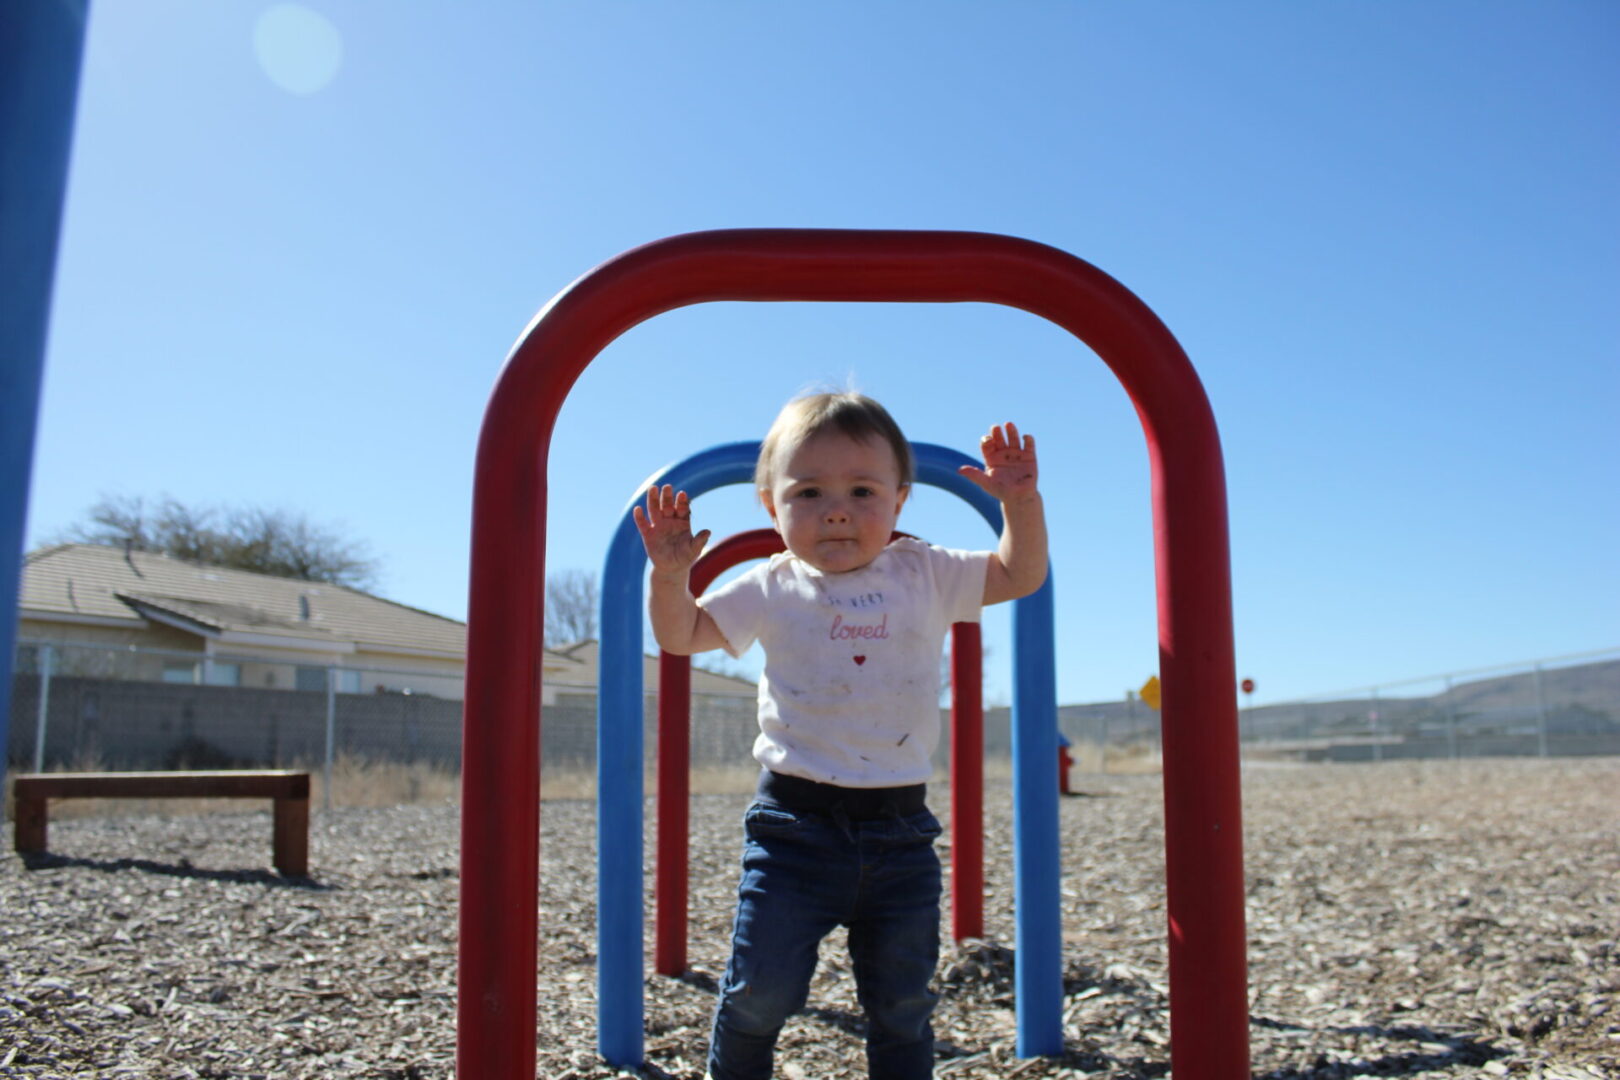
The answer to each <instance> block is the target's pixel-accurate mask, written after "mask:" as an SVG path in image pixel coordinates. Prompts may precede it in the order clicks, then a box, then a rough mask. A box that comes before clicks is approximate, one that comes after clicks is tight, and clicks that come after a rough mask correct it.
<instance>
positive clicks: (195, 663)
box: [7, 639, 757, 804]
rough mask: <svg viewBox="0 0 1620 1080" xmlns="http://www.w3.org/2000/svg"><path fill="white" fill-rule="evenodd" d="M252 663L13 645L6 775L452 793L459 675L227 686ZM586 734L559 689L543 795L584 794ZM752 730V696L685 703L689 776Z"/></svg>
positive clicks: (361, 671) (367, 675)
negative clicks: (302, 782) (245, 773)
mask: <svg viewBox="0 0 1620 1080" xmlns="http://www.w3.org/2000/svg"><path fill="white" fill-rule="evenodd" d="M263 663H264V661H263V660H262V658H259V659H253V658H247V657H232V656H229V655H225V654H218V653H216V654H207V655H205V654H199V653H188V652H172V651H165V650H158V649H148V648H132V647H127V646H124V647H114V646H106V645H89V644H64V643H61V642H45V641H32V640H26V639H25V640H23V641H21V642H19V645H18V649H17V660H16V666H15V669H14V670H15V674H14V676H13V682H12V692H11V728H10V741H9V746H8V747H7V757H8V761H9V763H10V768H11V770H13V771H35V772H43V771H47V770H101V769H112V770H132V769H246V768H303V769H309V770H310V771H311V772H312V773H313V774H315V775H316V780H317V785H318V787H319V788H320V790H321V794H320V796H319V798H320V799H321V801H322V802H323V803H326V804H330V802H331V801H332V800H333V799H336V800H337V801H339V802H350V803H353V802H379V801H382V802H386V801H389V799H390V796H391V795H398V797H399V798H401V799H405V800H407V801H414V800H415V799H417V798H419V797H421V795H422V792H423V790H424V788H426V789H429V790H433V791H443V792H445V793H446V794H447V795H448V794H453V791H454V788H455V782H456V777H457V776H458V775H459V773H460V769H461V714H462V702H461V700H460V689H461V683H460V680H459V679H451V678H447V677H445V676H444V675H443V674H442V673H434V672H424V671H409V670H393V669H382V668H354V667H339V666H331V667H319V666H317V667H310V666H301V667H297V669H296V672H295V673H294V674H292V675H290V676H289V677H286V678H283V679H281V680H280V682H281V683H282V684H283V685H279V686H271V687H265V686H244V685H238V684H237V683H238V682H239V681H240V680H241V679H242V678H243V673H244V670H245V669H247V668H248V667H249V665H253V664H260V665H263ZM255 681H262V680H257V679H256V680H255ZM421 687H427V688H428V689H426V690H424V689H420V688H421ZM367 688H369V689H367ZM654 689H656V688H654ZM433 690H437V691H439V692H437V693H435V692H431V691H433ZM452 695H453V696H452ZM643 721H644V725H645V734H646V740H647V743H646V745H647V760H648V762H649V763H651V762H654V761H656V756H655V755H656V749H657V734H658V733H657V696H656V693H655V692H654V693H649V694H648V695H647V699H646V705H645V709H644V715H643ZM596 726H597V725H596V699H595V695H594V694H593V693H590V692H589V691H588V690H587V691H586V692H580V690H579V688H574V687H566V688H558V695H557V700H556V701H555V702H554V703H552V704H547V705H546V706H545V707H544V724H543V726H542V728H541V768H542V773H541V776H542V790H543V791H545V792H546V793H547V794H548V795H552V794H555V795H561V796H568V795H577V796H582V797H583V796H587V795H590V794H592V793H594V788H595V771H596ZM756 732H757V728H756V724H755V703H754V699H753V697H752V696H722V695H712V694H693V695H692V750H691V760H692V764H693V767H694V769H696V770H700V771H705V772H708V773H710V774H717V773H721V772H724V771H725V770H727V769H735V768H736V767H737V766H739V765H742V766H747V764H748V762H749V760H750V759H749V751H750V748H751V747H752V745H753V739H754V735H755V734H756ZM649 767H650V764H649ZM743 771H744V772H747V773H751V771H752V770H751V769H747V768H745V769H744V770H743ZM435 778H436V779H435ZM649 779H651V776H650V775H649ZM345 787H348V788H350V789H351V790H348V791H345V790H344V789H345ZM361 788H369V789H376V790H366V791H362V790H359V789H361Z"/></svg>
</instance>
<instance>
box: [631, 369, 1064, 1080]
mask: <svg viewBox="0 0 1620 1080" xmlns="http://www.w3.org/2000/svg"><path fill="white" fill-rule="evenodd" d="M980 450H981V452H982V455H983V459H984V467H983V468H982V469H981V468H976V467H974V466H967V465H964V466H963V467H962V470H961V471H962V473H963V475H965V476H967V477H968V478H969V479H971V480H972V481H973V482H974V483H976V484H978V486H979V487H981V488H983V489H984V490H985V491H986V492H988V493H989V494H991V495H993V496H994V497H995V498H996V499H998V500H999V501H1000V503H1001V508H1002V511H1003V515H1004V520H1005V525H1004V527H1003V529H1002V533H1001V538H1000V543H999V544H998V546H997V548H996V550H995V551H955V550H948V549H945V548H940V547H934V546H931V545H929V544H924V543H922V542H920V541H917V540H912V539H906V538H902V539H897V540H893V541H891V540H890V536H891V534H892V533H893V532H894V528H895V522H896V521H897V519H898V518H899V516H900V510H901V508H902V507H903V506H905V503H906V497H907V496H908V495H909V494H910V492H911V481H912V474H913V465H912V456H911V445H910V443H908V442H907V441H906V439H905V436H903V435H902V434H901V433H900V428H899V426H898V425H896V424H895V422H894V420H893V418H891V417H890V416H889V414H888V412H887V411H886V410H885V409H884V408H883V406H881V405H879V404H878V403H877V402H875V401H873V400H871V399H870V398H867V397H864V396H862V395H860V394H854V393H835V394H816V395H812V396H809V397H803V398H799V399H796V400H794V401H791V402H789V403H788V405H787V406H786V407H785V408H784V409H783V410H782V412H781V414H780V415H779V416H778V417H777V418H776V422H775V423H774V424H773V425H772V426H771V429H770V431H769V433H767V435H766V436H765V441H764V443H763V444H761V447H760V454H759V462H758V465H757V466H756V468H755V474H754V479H755V486H756V487H757V489H758V492H759V498H760V501H761V502H762V503H764V505H765V510H766V512H767V513H768V514H769V515H770V517H771V522H772V523H773V524H774V525H775V527H776V530H777V532H779V533H781V534H782V540H783V542H784V544H785V545H786V547H787V551H786V552H784V553H783V554H780V555H777V556H774V557H773V558H771V559H770V560H769V561H767V562H766V563H764V564H762V565H759V566H756V567H754V568H753V569H751V570H750V571H748V572H747V573H745V574H743V575H742V576H740V577H739V578H737V579H736V580H735V581H733V582H731V583H730V584H728V585H726V586H724V587H722V588H720V589H718V590H717V591H715V592H713V593H711V594H709V595H707V596H705V597H703V598H702V599H694V598H693V596H692V595H691V592H690V591H689V589H688V586H687V574H688V571H689V570H690V568H691V566H692V563H693V562H694V561H696V559H697V557H698V555H699V554H700V553H701V552H702V550H703V545H704V543H705V541H706V540H707V539H708V537H709V530H707V529H705V530H703V531H702V532H700V533H697V534H695V535H694V534H693V532H692V527H691V520H690V518H691V511H690V507H689V504H688V500H687V496H686V493H685V492H684V491H683V492H675V491H672V490H671V488H670V487H669V486H668V485H665V486H664V487H663V488H662V489H659V488H653V489H651V490H649V491H648V492H647V505H646V507H645V509H643V508H642V507H640V506H637V507H636V508H635V520H636V526H637V528H638V529H639V530H640V532H641V538H642V542H643V543H644V544H645V545H646V547H647V557H648V560H649V561H650V562H651V564H652V581H651V585H650V588H649V590H648V609H649V612H650V615H651V619H652V625H653V632H654V634H655V636H656V637H657V639H658V644H659V645H660V646H661V647H662V648H664V649H665V650H667V651H668V652H671V653H675V654H677V655H690V654H692V653H697V652H703V651H705V650H708V649H725V650H726V651H727V652H728V653H730V654H731V655H732V656H734V657H735V656H741V655H742V654H743V653H744V652H745V651H746V650H747V649H748V648H749V646H751V645H752V644H753V643H754V642H755V641H758V642H759V643H760V644H761V645H762V646H763V648H764V650H765V667H764V672H763V675H762V676H761V678H760V683H759V729H760V733H759V737H758V738H757V739H756V741H755V743H754V757H755V758H756V759H757V760H758V761H759V763H760V765H761V766H762V772H761V774H760V781H759V789H758V792H757V793H756V797H755V799H754V802H753V804H752V805H751V806H750V807H749V809H748V812H747V814H746V816H745V817H744V821H743V825H744V833H745V836H746V844H745V847H744V852H743V863H742V881H741V884H740V885H739V886H738V891H737V913H736V920H735V923H734V925H733V930H732V942H731V960H730V962H729V964H728V965H727V967H726V973H725V978H724V981H723V982H722V984H721V987H720V998H719V1004H718V1006H717V1008H716V1011H715V1018H714V1030H713V1035H712V1038H711V1040H710V1047H709V1059H708V1069H709V1077H710V1080H768V1078H769V1077H770V1075H771V1068H772V1057H773V1053H774V1050H775V1046H776V1038H777V1035H778V1033H779V1032H780V1031H781V1029H782V1025H783V1024H784V1023H785V1022H786V1021H787V1018H788V1017H789V1016H790V1015H792V1014H793V1013H794V1012H796V1011H798V1010H799V1009H800V1008H802V1007H803V1006H804V1003H805V1001H806V998H807V997H808V994H809V988H810V978H811V976H812V975H813V974H814V972H815V966H816V952H817V949H818V947H819V945H820V943H821V940H822V938H824V937H826V935H827V934H828V933H829V932H831V931H832V929H833V928H834V927H836V926H840V925H842V926H845V927H847V928H848V931H849V934H848V937H849V952H850V959H851V962H852V966H853V970H854V975H855V985H856V992H857V996H858V997H859V999H860V1003H861V1007H862V1009H863V1010H864V1011H865V1013H866V1018H867V1036H866V1056H867V1069H868V1073H869V1075H870V1076H871V1077H873V1078H874V1080H880V1078H881V1080H920V1078H924V1077H929V1076H932V1075H933V1064H934V1036H933V1029H932V1026H931V1025H930V1021H929V1018H930V1016H931V1015H932V1013H933V1008H934V1002H935V995H934V994H933V992H932V991H931V990H930V989H929V982H930V980H931V979H932V978H933V974H934V968H935V965H936V963H937V962H938V958H939V917H940V914H939V907H940V865H939V858H938V856H937V855H936V854H935V852H934V846H933V844H934V839H935V837H937V836H938V835H939V833H940V825H939V822H938V821H937V820H936V819H935V818H934V816H933V814H931V813H930V812H929V811H928V807H927V805H926V803H925V794H926V787H925V785H926V782H927V780H928V778H929V777H930V775H931V774H932V771H933V770H932V764H931V758H932V755H933V751H934V748H935V746H936V744H937V743H938V741H939V690H940V672H939V667H940V665H939V658H940V653H941V651H942V649H943V646H944V639H945V633H946V631H947V630H948V629H949V627H950V625H951V624H952V623H954V622H963V621H975V620H977V619H978V617H979V609H980V607H981V606H982V605H984V604H996V603H1000V602H1002V601H1004V600H1014V599H1017V598H1018V597H1021V596H1027V595H1029V594H1030V593H1032V592H1034V591H1035V590H1036V589H1038V588H1039V587H1040V586H1041V583H1042V582H1043V581H1045V580H1046V520H1045V513H1044V510H1043V508H1042V505H1041V496H1040V493H1039V491H1038V489H1037V487H1036V467H1035V440H1034V439H1033V438H1032V437H1030V436H1028V435H1024V436H1022V437H1020V435H1019V433H1018V429H1017V428H1016V427H1015V426H1014V425H1012V424H1006V425H1004V426H1003V427H996V428H992V429H991V430H990V433H989V434H988V435H986V436H985V437H984V438H983V439H981V440H980Z"/></svg>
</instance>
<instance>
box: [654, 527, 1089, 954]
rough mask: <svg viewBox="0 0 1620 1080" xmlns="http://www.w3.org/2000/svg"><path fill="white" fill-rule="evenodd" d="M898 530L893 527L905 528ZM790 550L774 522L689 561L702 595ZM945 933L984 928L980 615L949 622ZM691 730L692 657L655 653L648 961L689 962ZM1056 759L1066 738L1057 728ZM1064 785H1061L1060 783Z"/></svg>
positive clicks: (963, 935)
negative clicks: (654, 820)
mask: <svg viewBox="0 0 1620 1080" xmlns="http://www.w3.org/2000/svg"><path fill="white" fill-rule="evenodd" d="M905 535H906V534H905V533H895V536H897V537H899V536H905ZM785 550H787V545H786V544H784V543H783V542H782V537H781V534H779V533H778V532H777V531H776V530H775V529H751V530H749V531H748V532H742V533H737V534H735V535H733V536H728V537H726V538H725V539H724V540H722V541H720V542H719V543H718V544H715V545H713V546H712V547H710V548H709V549H708V550H706V551H705V552H704V553H703V555H702V556H701V557H700V558H699V559H698V560H697V562H695V563H693V564H692V570H691V574H690V576H689V581H688V588H690V589H691V592H692V595H693V596H702V595H703V594H704V592H706V591H707V590H708V588H709V586H710V585H712V584H714V580H715V579H716V578H717V577H719V576H720V575H721V574H723V573H725V572H726V571H727V570H729V569H731V568H732V567H734V566H738V565H740V564H742V563H744V562H748V561H750V560H753V559H765V558H769V557H770V556H772V555H776V554H778V553H780V552H782V551H785ZM950 655H951V679H950V685H951V725H950V728H951V754H950V770H951V785H950V787H951V938H952V939H953V940H955V941H957V942H961V941H963V940H965V939H967V938H977V937H983V936H984V836H983V833H984V767H983V758H982V753H983V750H984V693H983V665H984V648H983V639H982V636H981V635H980V633H979V624H978V623H955V624H954V625H952V627H951V654H950ZM691 739H692V658H691V657H690V656H677V655H676V654H674V653H671V652H664V651H662V650H660V651H659V654H658V783H657V796H656V798H657V815H658V829H657V838H656V843H657V852H656V857H655V858H654V860H653V905H654V915H653V925H654V933H653V970H654V971H656V972H658V974H660V975H680V974H682V973H683V972H685V971H686V909H687V900H688V893H687V883H688V878H689V864H690V859H689V854H690V853H689V851H688V846H689V838H688V835H687V832H688V829H687V826H688V824H689V821H690V815H689V814H688V810H689V808H690V807H689V805H688V804H689V800H690V798H691V782H690V781H691V776H690V773H691V760H690V758H691ZM1058 740H1059V747H1058V755H1059V758H1060V760H1061V758H1062V756H1063V754H1064V749H1063V747H1064V745H1066V743H1067V740H1065V739H1064V738H1063V735H1062V733H1061V732H1060V733H1059V734H1058ZM1063 790H1064V793H1067V788H1066V785H1065V786H1064V788H1063Z"/></svg>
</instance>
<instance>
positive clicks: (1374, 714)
mask: <svg viewBox="0 0 1620 1080" xmlns="http://www.w3.org/2000/svg"><path fill="white" fill-rule="evenodd" d="M1371 692H1372V708H1371V709H1369V710H1367V727H1368V730H1369V731H1370V732H1371V733H1372V758H1373V760H1374V761H1383V760H1384V744H1383V743H1381V742H1379V741H1378V687H1376V686H1375V687H1373V688H1372V691H1371Z"/></svg>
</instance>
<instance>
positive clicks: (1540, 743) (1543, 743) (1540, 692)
mask: <svg viewBox="0 0 1620 1080" xmlns="http://www.w3.org/2000/svg"><path fill="white" fill-rule="evenodd" d="M1536 713H1537V716H1538V722H1537V724H1536V731H1537V736H1538V737H1537V739H1536V749H1537V751H1538V753H1539V754H1540V756H1541V757H1546V756H1547V688H1546V685H1545V684H1544V683H1543V682H1542V681H1541V665H1540V664H1537V665H1536Z"/></svg>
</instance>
